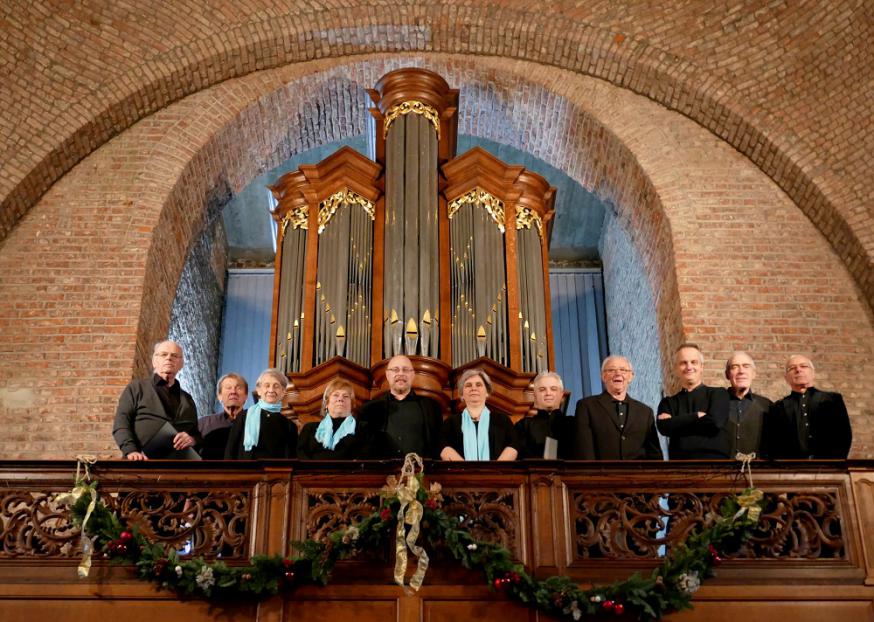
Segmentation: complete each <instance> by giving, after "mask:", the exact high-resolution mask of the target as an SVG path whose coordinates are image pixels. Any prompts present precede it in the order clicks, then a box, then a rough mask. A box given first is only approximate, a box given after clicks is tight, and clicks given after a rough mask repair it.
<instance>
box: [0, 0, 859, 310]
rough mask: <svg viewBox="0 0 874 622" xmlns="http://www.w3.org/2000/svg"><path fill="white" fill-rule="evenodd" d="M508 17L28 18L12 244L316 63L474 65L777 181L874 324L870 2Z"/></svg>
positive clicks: (22, 35) (236, 13) (338, 9)
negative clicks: (55, 207)
mask: <svg viewBox="0 0 874 622" xmlns="http://www.w3.org/2000/svg"><path fill="white" fill-rule="evenodd" d="M499 11H500V12H499V13H498V10H497V9H496V8H495V7H494V5H493V3H486V2H482V3H471V2H467V1H466V0H465V1H462V0H442V1H440V2H427V3H426V2H419V1H416V0H388V1H385V0H379V1H378V2H376V1H371V0H364V1H360V0H359V1H355V2H347V1H345V0H344V1H342V2H339V3H336V2H335V3H329V4H328V5H324V4H322V5H313V4H312V3H310V2H305V1H304V0H297V1H296V2H292V3H289V4H287V5H286V6H284V7H277V6H276V3H275V2H272V0H250V1H248V2H246V3H228V2H224V3H222V2H218V3H210V4H209V5H207V4H204V3H203V2H201V1H199V0H174V1H173V2H169V3H163V4H161V5H160V6H157V7H156V6H153V5H152V4H150V3H143V2H124V3H98V4H93V3H91V4H89V3H86V4H77V3H59V2H48V3H47V2H35V3H34V2H31V3H25V2H19V3H15V6H14V10H9V11H5V12H4V16H3V19H4V31H5V33H7V36H6V37H4V43H3V45H2V47H0V57H2V63H0V66H3V67H4V69H5V71H4V73H3V76H4V80H3V84H4V88H3V89H2V90H0V109H2V110H4V114H3V115H2V116H0V137H2V142H3V144H4V155H5V157H4V160H3V161H4V165H3V168H2V171H0V235H5V234H6V233H8V232H9V231H10V229H11V227H12V226H13V225H14V223H15V222H17V221H18V220H19V219H20V218H21V216H22V215H23V214H24V213H26V212H27V211H28V210H29V209H30V208H31V207H32V206H33V205H34V203H35V202H36V201H37V199H38V198H39V197H40V196H41V195H42V194H43V193H44V192H45V191H46V190H47V189H48V188H49V187H50V186H51V184H52V183H54V182H55V181H56V180H57V179H59V178H60V177H61V176H62V175H64V174H65V173H66V172H67V171H69V170H70V169H71V168H72V167H73V166H74V165H75V164H76V163H77V162H79V161H81V159H82V158H83V157H84V156H85V155H87V154H88V153H90V152H91V151H93V150H94V149H96V148H98V147H100V145H102V144H104V143H105V142H106V141H107V140H108V139H109V138H111V137H112V136H115V135H117V134H118V133H119V132H121V131H123V130H124V129H125V128H127V127H130V126H131V125H132V124H134V123H136V122H137V121H138V120H139V119H142V118H144V117H146V116H147V115H149V114H151V113H153V112H155V111H158V110H161V109H162V108H164V107H166V106H167V105H168V104H170V103H172V102H174V101H177V100H179V99H180V98H182V97H184V96H186V95H188V94H192V93H195V92H197V91H199V90H201V89H204V88H207V87H209V86H211V85H215V84H219V83H221V82H223V81H224V80H227V79H230V78H234V77H238V76H244V75H246V74H248V73H250V72H252V71H257V70H262V69H270V68H276V67H281V66H283V65H286V64H289V63H299V62H302V61H310V60H314V59H336V62H341V59H342V58H343V57H347V56H350V55H360V54H367V53H374V52H383V51H384V52H390V53H392V54H393V55H397V54H398V53H403V52H405V51H419V52H424V53H430V52H442V53H465V54H471V55H475V56H495V57H501V58H504V59H507V60H511V59H512V60H527V61H532V62H537V63H542V64H544V65H549V66H553V67H558V68H565V69H568V70H570V71H571V72H573V73H575V74H577V75H591V76H595V77H598V78H601V79H603V80H606V81H608V82H610V83H613V84H615V85H618V86H621V87H623V88H625V89H629V90H631V91H634V92H636V93H640V94H643V95H644V96H646V97H648V98H650V99H652V100H653V101H656V102H658V103H660V104H662V105H664V106H666V107H668V108H670V109H673V110H676V111H678V112H680V113H681V114H683V115H685V116H687V117H689V118H691V119H694V120H695V121H696V122H697V123H699V124H700V125H701V126H702V127H705V128H707V129H708V130H710V131H711V132H712V133H713V134H714V135H716V136H719V137H721V138H723V139H724V140H725V141H727V142H728V143H729V144H730V145H732V146H733V147H734V148H735V149H737V150H738V151H739V152H740V153H743V154H744V155H746V156H747V157H748V158H749V159H750V160H751V161H752V162H754V163H755V164H756V165H757V166H758V167H759V168H760V169H761V170H762V171H764V172H765V174H766V175H768V176H770V177H771V178H772V179H774V180H775V181H776V183H777V184H778V185H779V186H780V187H781V188H782V189H783V190H784V191H785V192H786V193H787V194H788V195H789V197H790V198H791V199H792V200H793V201H794V202H795V204H796V205H798V206H799V208H800V209H801V210H802V212H803V213H805V214H807V215H808V216H809V218H810V219H811V220H812V222H813V223H814V224H815V225H816V226H817V228H818V229H819V230H820V231H822V232H823V233H824V234H825V235H826V237H827V239H828V240H829V241H830V243H831V245H832V248H833V249H834V250H835V252H836V253H837V254H838V256H839V257H840V258H841V260H842V262H843V263H844V264H845V265H846V266H847V267H848V269H849V272H850V274H852V275H853V278H854V279H855V280H856V281H857V283H858V284H859V287H860V289H861V291H862V293H863V295H864V297H865V299H866V300H867V303H868V305H869V307H871V306H874V217H872V211H871V209H870V197H871V196H874V176H871V175H870V164H869V160H870V153H871V152H872V151H874V127H872V125H871V124H870V123H866V122H865V121H866V120H867V119H870V118H871V111H872V110H871V103H870V102H871V101H872V100H874V83H872V81H871V80H870V79H868V76H870V75H871V72H872V69H874V48H872V46H870V45H868V44H867V42H868V41H870V40H871V39H872V35H874V19H872V14H871V11H872V9H871V3H870V2H866V0H830V1H823V2H807V3H793V2H772V3H763V2H750V1H749V0H732V1H731V2H710V3H705V4H704V6H702V3H700V2H689V1H678V2H672V3H669V4H667V5H664V6H656V7H654V6H653V5H652V4H651V3H633V2H632V3H615V2H610V1H600V2H586V3H583V4H579V3H577V4H576V5H573V6H571V5H569V4H567V3H552V4H536V5H532V4H531V3H529V2H525V1H523V0H506V1H505V2H502V3H501V5H500V9H499ZM180 15H184V16H186V19H179V16H180ZM363 16H367V17H366V18H365V17H363ZM498 20H499V21H500V27H496V22H497V21H498ZM277 86H279V85H278V84H277ZM351 103H352V104H353V105H354V104H356V103H357V102H355V101H354V100H352V102H351ZM353 122H354V121H353ZM510 131H511V133H512V131H513V130H512V129H511V130H510ZM317 142H318V141H317Z"/></svg>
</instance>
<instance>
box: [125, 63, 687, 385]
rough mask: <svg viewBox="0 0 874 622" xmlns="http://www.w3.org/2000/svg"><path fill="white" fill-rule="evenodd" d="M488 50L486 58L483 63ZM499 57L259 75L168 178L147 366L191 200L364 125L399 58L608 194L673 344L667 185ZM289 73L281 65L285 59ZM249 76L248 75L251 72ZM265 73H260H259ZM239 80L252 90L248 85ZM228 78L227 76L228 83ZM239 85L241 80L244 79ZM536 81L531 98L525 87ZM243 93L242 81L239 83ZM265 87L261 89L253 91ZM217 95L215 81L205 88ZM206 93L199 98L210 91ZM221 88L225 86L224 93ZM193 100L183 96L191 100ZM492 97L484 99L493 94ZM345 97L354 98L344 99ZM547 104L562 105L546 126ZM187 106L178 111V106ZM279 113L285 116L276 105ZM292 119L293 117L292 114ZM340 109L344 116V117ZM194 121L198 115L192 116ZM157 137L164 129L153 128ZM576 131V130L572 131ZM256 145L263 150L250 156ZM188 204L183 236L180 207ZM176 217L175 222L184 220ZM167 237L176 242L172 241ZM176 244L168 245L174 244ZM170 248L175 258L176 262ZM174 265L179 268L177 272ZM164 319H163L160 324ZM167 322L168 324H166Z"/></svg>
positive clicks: (192, 218)
mask: <svg viewBox="0 0 874 622" xmlns="http://www.w3.org/2000/svg"><path fill="white" fill-rule="evenodd" d="M483 61H487V62H483ZM495 61H496V59H479V58H474V59H468V60H465V59H464V58H463V57H459V56H454V55H427V56H421V55H409V56H400V57H398V56H397V55H392V56H391V57H386V56H374V57H369V58H366V57H353V58H351V59H347V62H346V63H342V64H337V63H336V62H332V61H317V62H315V63H310V64H305V65H302V66H301V67H300V69H301V71H302V74H298V73H297V72H294V73H296V74H297V75H296V77H295V78H294V79H293V81H291V82H288V83H285V84H284V85H282V86H279V87H278V88H276V84H279V83H277V82H275V81H274V80H273V79H272V78H271V79H270V80H268V81H267V83H266V84H264V83H262V82H260V81H258V80H253V83H257V84H258V87H257V88H262V89H264V88H271V87H272V90H270V91H268V92H262V93H258V94H257V96H252V95H251V94H249V93H247V94H246V96H245V97H247V99H248V102H247V103H246V104H245V107H244V108H242V109H240V110H239V111H237V112H236V113H235V114H234V116H233V118H228V119H226V122H225V123H223V124H222V125H221V127H220V128H216V129H217V131H215V133H214V135H213V136H212V137H211V138H210V140H208V141H207V142H205V143H204V144H203V145H201V146H200V147H199V148H198V150H197V153H196V154H195V155H194V157H193V158H192V159H191V160H190V161H189V162H187V163H186V166H185V169H184V170H183V171H181V172H180V173H179V174H178V175H179V178H180V179H185V180H186V183H184V184H182V183H171V181H172V180H171V179H169V178H168V179H164V180H163V181H162V182H160V185H161V186H162V187H164V189H165V191H166V194H164V195H163V196H162V198H161V207H160V208H159V207H158V205H157V204H156V205H154V208H153V209H160V213H161V215H160V219H159V221H158V223H157V226H156V228H155V230H154V232H153V234H152V244H151V246H150V248H149V252H148V256H147V258H146V265H145V275H146V276H145V280H144V282H143V289H142V305H143V309H144V310H146V309H148V312H144V313H141V315H140V320H139V322H140V324H139V329H138V340H137V353H138V356H137V364H136V367H137V369H138V371H140V372H143V371H145V370H146V369H147V365H148V363H149V360H150V358H149V357H150V350H149V348H150V345H151V344H152V343H153V342H154V341H155V339H156V338H157V336H159V335H161V334H164V333H165V332H166V327H167V326H168V324H169V315H170V309H169V306H167V307H162V308H161V309H160V311H158V312H157V313H156V311H157V310H156V309H154V308H153V305H155V302H156V301H160V300H172V298H173V293H174V287H175V283H176V281H177V280H178V276H176V275H178V274H179V273H180V272H181V269H182V265H183V263H184V259H185V257H184V253H185V251H186V249H187V243H188V242H189V241H190V240H191V238H190V237H189V236H191V235H194V234H195V233H196V231H197V230H198V227H199V218H200V216H201V215H200V214H196V213H192V212H191V211H190V210H186V209H185V207H184V206H186V205H188V206H191V205H201V204H204V203H205V198H206V197H208V196H209V194H210V193H211V192H213V189H214V187H215V186H216V184H217V183H219V182H216V181H213V182H212V183H210V180H211V179H212V180H216V179H221V183H228V184H229V186H230V188H231V189H232V190H233V191H239V190H240V189H241V188H243V187H244V186H245V185H247V183H248V181H249V180H251V179H252V178H254V177H255V176H256V175H258V174H259V173H261V172H264V170H269V169H271V168H273V167H275V166H277V165H279V164H280V163H282V162H284V161H286V160H287V159H288V158H289V157H291V156H293V155H294V154H295V153H299V152H302V151H307V150H309V149H311V148H313V147H315V146H318V144H320V143H330V142H335V141H340V140H342V139H344V138H349V137H353V136H358V135H361V134H362V133H363V132H364V131H365V126H364V121H365V118H366V116H367V114H368V112H367V109H366V108H367V105H368V102H367V101H366V97H365V89H366V88H370V86H371V85H372V84H374V83H375V82H376V80H378V79H379V78H380V77H381V76H382V75H384V74H385V73H386V72H388V71H391V70H393V69H396V68H400V67H409V66H423V67H427V68H429V69H431V70H434V71H437V72H438V73H440V74H441V75H443V76H444V77H445V78H446V79H447V80H448V81H449V83H450V84H451V85H452V86H453V88H458V89H460V91H461V97H462V102H461V106H460V108H461V111H460V115H459V117H460V118H459V132H460V133H463V134H469V135H472V136H477V137H481V138H486V139H489V140H494V141H496V142H500V143H503V144H507V145H509V146H512V147H515V148H516V149H519V150H520V151H524V152H528V153H532V154H533V155H535V156H536V157H538V158H539V159H541V160H543V161H544V162H546V163H547V164H550V165H552V166H554V167H556V168H560V169H562V170H564V171H565V172H566V173H567V175H568V176H569V177H571V178H572V179H574V180H576V181H577V182H578V183H580V184H581V185H582V186H583V187H585V188H586V189H587V190H589V191H591V192H593V193H595V194H597V195H598V196H599V198H601V199H602V200H603V201H605V202H606V203H608V204H609V205H610V206H611V207H612V209H613V210H615V213H616V217H617V218H618V219H619V221H620V222H621V223H622V225H623V226H624V227H626V228H627V229H628V230H629V231H633V232H634V233H633V236H634V239H635V242H636V245H637V247H638V250H639V252H640V255H641V258H642V263H643V265H644V266H646V268H647V270H646V273H647V277H648V278H649V285H650V287H651V289H652V292H653V299H654V301H655V304H656V308H655V309H651V310H646V311H642V313H644V314H650V315H654V316H656V317H658V318H660V321H661V325H660V327H659V328H660V333H661V335H662V339H661V340H660V343H661V344H662V345H663V349H664V352H662V354H663V355H666V354H667V353H668V351H669V348H670V347H671V344H673V343H677V342H678V341H679V340H680V336H681V335H682V332H683V321H682V310H681V308H680V304H679V293H678V291H677V280H676V273H675V270H674V259H673V250H672V242H671V235H670V227H669V224H668V223H669V220H668V218H667V216H666V214H665V212H664V209H663V207H662V205H661V200H660V198H659V195H658V192H657V191H656V189H655V187H654V186H653V184H652V182H651V180H650V179H649V177H648V175H647V173H646V171H645V170H644V169H643V168H642V167H641V166H640V164H639V162H638V160H637V157H636V155H635V153H634V152H633V151H632V150H631V149H630V148H628V146H626V145H624V144H623V142H622V140H621V139H620V138H618V137H617V136H616V134H615V133H614V132H613V131H612V130H611V128H609V127H608V126H607V125H605V124H604V123H602V122H601V121H600V120H599V119H598V118H597V117H596V116H595V115H593V114H591V113H590V112H588V111H587V110H585V109H583V108H581V107H580V106H579V105H578V104H576V103H574V102H572V101H570V100H569V99H568V98H567V97H566V96H565V95H564V94H559V93H557V92H555V91H554V90H551V88H550V87H549V86H547V85H544V84H541V83H538V82H537V81H533V80H528V77H529V76H528V74H527V73H526V68H531V65H529V64H527V63H526V64H523V65H522V66H520V67H510V68H506V69H504V68H500V66H499V64H500V63H499V62H498V63H496V62H495ZM277 71H278V72H282V69H279V70H277ZM248 78H249V77H244V78H242V79H241V80H242V82H245V81H247V80H248ZM252 78H254V76H252ZM242 82H241V84H240V85H239V86H240V87H241V88H242V89H243V91H247V87H245V86H242ZM223 86H224V85H220V86H219V87H216V88H218V89H221V88H222V87H223ZM234 90H235V91H236V89H234ZM522 90H525V91H526V98H525V101H524V102H521V101H520V100H519V98H518V97H517V93H519V92H521V91H522ZM236 92H239V91H236ZM254 92H257V91H253V93H254ZM202 94H203V95H204V96H206V97H207V98H208V99H209V100H213V97H212V96H208V95H207V92H206V91H204V92H203V93H202ZM199 95H201V94H198V95H196V96H195V98H197V97H199ZM215 97H217V98H218V99H221V98H222V97H224V96H223V95H216V96H215ZM187 103H189V102H180V104H177V107H181V106H183V105H185V104H187ZM483 104H485V105H483ZM203 105H204V104H202V103H195V102H194V101H192V102H190V106H188V105H185V109H186V110H188V111H190V112H192V113H194V114H200V113H199V112H197V111H201V109H202V107H203ZM341 107H345V108H344V109H341ZM543 110H550V111H553V113H552V115H551V118H550V121H549V125H548V127H547V128H545V129H544V127H543V117H542V116H540V115H541V112H542V111H543ZM183 114H184V113H182V112H178V113H176V114H175V115H174V117H175V116H179V115H183ZM276 115H278V116H276ZM283 119H290V120H292V121H295V122H292V123H287V124H283V122H282V120H283ZM332 119H341V120H342V121H341V122H340V123H334V122H332ZM186 124H187V125H194V124H196V121H193V120H192V119H190V118H188V120H187V121H186ZM173 132H174V130H173V127H172V125H165V126H164V129H163V130H162V131H161V134H162V138H161V139H160V140H158V141H157V142H156V143H155V145H154V148H153V150H152V151H151V153H150V154H146V155H145V156H144V157H145V159H146V160H148V159H150V158H152V157H154V158H156V159H161V157H162V155H161V154H162V153H163V152H164V151H165V150H166V147H167V143H168V142H175V139H174V138H173V137H172V136H173ZM153 136H154V134H153ZM231 136H244V137H245V139H246V140H251V141H253V142H239V143H234V142H233V141H232V139H231V138H229V137H231ZM569 137H571V139H569ZM245 155H255V157H254V158H246V157H244V156H245ZM222 157H226V158H228V159H229V160H230V161H231V162H232V163H233V169H225V170H221V171H218V170H217V171H213V172H211V173H208V174H206V175H205V176H202V177H201V178H199V179H198V178H196V177H195V175H196V174H201V173H195V172H196V171H203V167H204V163H207V162H213V163H215V162H216V161H219V160H220V159H221V158H222ZM183 213H185V214H186V218H185V223H186V224H185V225H184V227H183V228H182V231H183V233H182V235H181V237H180V230H179V218H178V217H179V215H180V214H183ZM174 227H175V230H174ZM168 246H171V247H173V250H172V251H169V249H168ZM168 251H169V252H168ZM168 254H169V255H170V256H172V258H173V259H172V263H171V264H170V265H169V266H168V264H167V258H168ZM168 273H169V275H170V276H172V277H174V278H167V277H168ZM156 318H160V321H159V322H158V323H157V324H156V322H155V320H156ZM156 328H157V332H156Z"/></svg>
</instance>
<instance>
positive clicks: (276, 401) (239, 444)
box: [225, 369, 297, 460]
mask: <svg viewBox="0 0 874 622" xmlns="http://www.w3.org/2000/svg"><path fill="white" fill-rule="evenodd" d="M287 388H288V378H286V377H285V374H283V373H282V372H281V371H279V370H278V369H268V370H265V371H264V372H262V373H261V375H260V376H258V382H256V383H255V391H256V393H257V394H258V397H259V398H260V399H259V400H258V402H257V403H256V404H255V405H254V406H250V407H249V410H247V411H246V412H244V413H243V414H241V415H240V416H238V417H237V418H236V420H235V421H234V425H233V427H232V428H231V433H230V434H229V435H228V445H227V447H226V448H225V460H269V459H277V458H278V459H281V458H294V457H295V453H296V450H297V426H296V425H295V424H294V422H293V421H291V420H290V419H288V418H286V417H285V415H283V414H282V396H283V395H285V390H286V389H287Z"/></svg>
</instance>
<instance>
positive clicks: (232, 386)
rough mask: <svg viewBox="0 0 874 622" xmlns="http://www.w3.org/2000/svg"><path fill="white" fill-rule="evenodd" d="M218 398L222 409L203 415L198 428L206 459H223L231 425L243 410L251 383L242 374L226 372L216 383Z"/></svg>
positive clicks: (202, 450) (202, 454) (201, 452)
mask: <svg viewBox="0 0 874 622" xmlns="http://www.w3.org/2000/svg"><path fill="white" fill-rule="evenodd" d="M215 392H216V399H217V400H218V401H219V403H220V404H221V405H222V411H221V412H218V413H214V414H212V415H207V416H205V417H201V418H200V419H199V420H198V421H197V428H198V429H199V430H200V434H201V436H203V445H202V447H201V450H200V455H201V457H202V458H203V459H204V460H222V459H224V457H225V447H226V446H227V444H228V435H229V434H230V431H231V426H232V425H233V423H234V420H235V419H236V418H237V415H239V414H240V413H241V412H242V410H243V405H244V404H245V403H246V398H247V397H248V395H249V383H248V382H246V379H245V378H243V377H242V376H241V375H240V374H235V373H233V372H231V373H229V374H225V375H224V376H222V377H221V378H219V381H218V382H217V383H216V385H215Z"/></svg>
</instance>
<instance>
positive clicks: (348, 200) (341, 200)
mask: <svg viewBox="0 0 874 622" xmlns="http://www.w3.org/2000/svg"><path fill="white" fill-rule="evenodd" d="M344 204H354V205H360V206H361V208H362V209H364V211H365V212H367V214H368V215H369V216H370V220H373V219H374V218H375V215H376V207H375V206H374V205H373V201H368V200H367V199H365V198H364V197H363V196H361V195H360V194H357V193H355V192H352V191H351V190H349V189H345V190H341V191H340V192H335V193H334V194H332V195H331V196H330V197H328V198H327V199H325V200H324V201H322V202H321V203H319V235H321V233H322V232H323V231H324V230H325V227H327V226H328V223H329V222H330V221H331V217H332V216H333V215H334V212H336V211H337V208H338V207H340V206H341V205H344ZM304 228H306V227H304Z"/></svg>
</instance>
